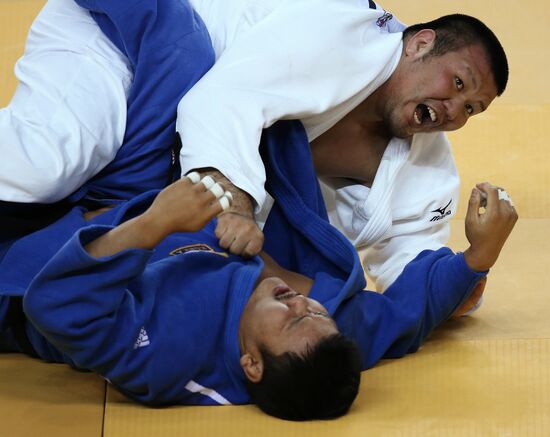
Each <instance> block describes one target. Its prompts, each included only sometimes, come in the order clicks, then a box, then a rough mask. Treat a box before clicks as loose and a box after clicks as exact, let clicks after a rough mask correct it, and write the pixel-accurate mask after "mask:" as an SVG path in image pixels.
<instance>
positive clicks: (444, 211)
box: [430, 199, 453, 222]
mask: <svg viewBox="0 0 550 437" xmlns="http://www.w3.org/2000/svg"><path fill="white" fill-rule="evenodd" d="M452 201H453V199H451V200H449V203H447V205H445V206H443V207H441V208H437V209H434V210H433V211H430V212H435V213H436V214H439V215H436V216H435V217H432V218H431V219H430V221H431V222H437V221H439V220H442V219H444V218H445V217H447V216H448V215H451V210H450V209H449V210H448V211H447V208H448V207H449V205H450V204H451V202H452Z"/></svg>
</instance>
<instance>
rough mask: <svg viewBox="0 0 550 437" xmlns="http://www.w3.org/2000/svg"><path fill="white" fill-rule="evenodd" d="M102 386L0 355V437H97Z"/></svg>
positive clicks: (61, 368) (87, 376)
mask: <svg viewBox="0 0 550 437" xmlns="http://www.w3.org/2000/svg"><path fill="white" fill-rule="evenodd" d="M104 398H105V382H104V381H103V380H102V379H101V378H100V377H98V376H97V375H93V374H91V373H83V372H76V371H74V370H71V369H70V368H69V367H68V366H65V365H62V364H48V363H43V362H41V361H39V360H34V359H31V358H28V357H26V356H23V355H19V354H13V355H0V436H2V437H50V436H52V437H54V436H55V437H100V436H101V433H102V426H103V405H104Z"/></svg>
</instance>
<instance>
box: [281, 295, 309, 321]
mask: <svg viewBox="0 0 550 437" xmlns="http://www.w3.org/2000/svg"><path fill="white" fill-rule="evenodd" d="M286 304H287V306H288V308H289V309H290V310H291V311H292V312H293V313H294V314H295V315H297V316H303V315H305V314H307V312H308V302H307V298H306V297H305V296H303V295H301V294H299V295H297V296H295V297H293V298H292V299H289V300H288V301H287V303H286Z"/></svg>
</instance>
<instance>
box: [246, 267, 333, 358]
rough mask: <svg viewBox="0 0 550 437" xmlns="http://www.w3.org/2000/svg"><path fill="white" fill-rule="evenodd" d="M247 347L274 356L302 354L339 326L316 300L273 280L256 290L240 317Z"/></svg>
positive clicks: (279, 280)
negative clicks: (265, 351)
mask: <svg viewBox="0 0 550 437" xmlns="http://www.w3.org/2000/svg"><path fill="white" fill-rule="evenodd" d="M240 329H241V332H242V333H243V334H244V335H245V336H246V339H247V340H246V341H247V344H248V345H250V344H251V343H250V342H253V343H252V344H254V345H256V346H263V347H265V348H267V350H269V351H270V352H271V353H272V354H274V355H280V354H283V353H285V352H296V353H298V354H301V353H303V352H305V351H306V350H307V347H308V346H313V345H315V344H316V343H318V342H319V341H320V340H321V339H322V338H325V337H327V336H329V335H333V334H337V333H338V328H337V327H336V323H335V322H334V320H332V318H331V317H330V316H329V315H328V313H327V310H326V309H325V308H324V307H323V306H322V305H321V304H320V303H319V302H317V301H315V300H313V299H309V298H307V297H305V296H303V295H301V294H298V293H297V292H296V291H294V290H292V289H290V288H289V286H288V285H287V284H286V283H285V282H283V281H282V280H281V279H279V278H276V277H270V278H267V279H264V280H263V281H262V282H260V284H259V285H258V286H257V287H256V289H255V291H254V293H253V295H252V297H251V298H250V300H249V302H248V304H247V306H246V308H245V311H244V312H243V316H242V318H241V326H240Z"/></svg>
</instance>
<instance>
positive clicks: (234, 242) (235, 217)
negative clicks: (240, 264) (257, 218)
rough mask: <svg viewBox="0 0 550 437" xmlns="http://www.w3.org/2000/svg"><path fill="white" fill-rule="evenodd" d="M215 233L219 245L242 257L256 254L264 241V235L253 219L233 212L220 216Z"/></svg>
mask: <svg viewBox="0 0 550 437" xmlns="http://www.w3.org/2000/svg"><path fill="white" fill-rule="evenodd" d="M215 233H216V236H217V237H218V238H219V244H220V247H222V248H224V249H227V250H229V251H230V252H231V253H233V254H235V255H240V256H243V257H252V256H255V255H257V254H258V253H259V252H260V251H261V249H262V246H263V242H264V235H263V233H262V231H260V229H259V228H258V226H257V225H256V223H255V222H254V220H253V219H251V218H248V217H244V216H241V215H239V214H235V213H226V214H223V215H222V216H220V218H219V219H218V225H217V227H216V231H215Z"/></svg>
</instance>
